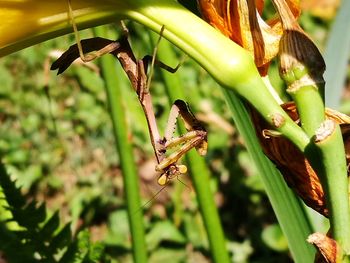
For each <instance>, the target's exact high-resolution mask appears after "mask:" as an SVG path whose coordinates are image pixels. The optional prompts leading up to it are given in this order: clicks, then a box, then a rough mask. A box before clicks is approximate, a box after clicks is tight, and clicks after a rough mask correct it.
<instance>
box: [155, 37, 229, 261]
mask: <svg viewBox="0 0 350 263" xmlns="http://www.w3.org/2000/svg"><path fill="white" fill-rule="evenodd" d="M158 37H159V36H157V35H154V34H151V40H152V42H153V44H155V43H156V41H157V39H158ZM157 57H158V59H159V60H160V61H162V62H166V63H170V64H171V65H176V64H177V63H178V62H179V61H178V59H177V58H176V56H175V54H174V51H173V49H172V46H171V45H170V43H169V42H167V41H166V40H162V41H161V43H160V46H159V51H158V56H157ZM161 75H162V78H163V80H164V83H165V87H166V90H167V93H168V96H169V103H170V104H172V103H173V102H174V101H175V100H176V99H184V100H185V95H184V92H183V85H182V84H181V81H180V79H179V76H178V75H176V74H170V73H169V72H165V71H164V70H162V71H161ZM180 132H181V133H182V134H183V133H185V132H186V129H185V128H184V127H183V125H182V126H181V127H180ZM186 160H187V163H188V164H189V169H190V171H191V178H192V181H193V184H194V188H195V190H196V194H197V200H198V204H199V208H200V210H201V214H202V218H203V221H204V225H205V228H206V231H207V235H208V239H209V244H210V249H211V253H212V258H213V261H214V262H217V263H225V262H230V259H229V255H228V251H227V249H226V241H225V236H224V233H223V229H222V226H221V223H220V217H219V213H218V210H217V208H216V205H215V201H214V193H213V192H212V190H211V189H210V184H209V182H210V172H209V169H208V167H207V165H206V163H205V159H203V157H200V156H199V155H198V153H197V152H196V151H195V150H191V151H190V152H189V153H187V155H186Z"/></svg>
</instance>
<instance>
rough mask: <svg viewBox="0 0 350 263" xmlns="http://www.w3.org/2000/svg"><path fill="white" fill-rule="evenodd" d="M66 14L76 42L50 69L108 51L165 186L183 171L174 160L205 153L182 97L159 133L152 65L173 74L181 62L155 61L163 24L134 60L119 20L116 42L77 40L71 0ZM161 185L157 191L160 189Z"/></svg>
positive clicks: (198, 125) (61, 68) (204, 142)
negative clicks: (139, 112)
mask: <svg viewBox="0 0 350 263" xmlns="http://www.w3.org/2000/svg"><path fill="white" fill-rule="evenodd" d="M68 16H69V18H70V21H71V24H72V27H73V30H74V35H75V38H76V41H77V43H76V44H75V45H73V46H71V47H70V48H69V49H68V50H67V51H66V52H64V53H63V54H62V56H61V57H60V58H58V59H57V60H56V61H55V62H54V63H53V64H52V66H51V70H55V69H58V74H60V73H62V72H63V71H64V70H66V69H67V68H68V67H69V66H70V65H71V64H72V63H73V61H74V60H75V59H77V58H79V57H80V58H81V59H82V60H83V61H84V62H87V61H91V60H93V59H95V58H97V57H100V56H102V55H104V54H108V53H109V54H112V55H113V56H114V57H116V58H117V59H118V60H119V62H120V64H121V66H122V68H123V70H124V71H125V73H126V74H127V76H128V78H129V80H130V83H131V85H132V87H133V89H134V90H135V92H136V94H137V96H138V99H139V102H140V105H141V107H142V109H143V111H144V114H145V117H146V120H147V125H148V130H149V134H150V139H151V143H152V146H153V150H154V154H155V157H156V159H157V163H158V164H157V165H156V167H155V169H156V170H157V171H159V172H160V173H161V175H160V176H159V178H158V184H159V185H161V186H164V187H165V186H166V185H167V184H168V183H169V182H170V181H171V180H172V179H173V178H175V177H176V178H177V177H178V176H179V175H181V174H184V173H186V172H187V167H186V166H185V165H182V164H178V161H179V160H180V159H181V158H182V157H183V156H184V155H185V154H186V153H187V152H188V151H189V150H191V149H192V148H196V150H197V151H198V153H199V154H200V155H205V154H206V151H207V132H206V131H205V129H204V128H203V126H202V125H201V123H200V122H199V121H198V120H197V119H196V117H195V116H194V114H193V113H192V112H191V110H190V109H189V106H188V104H187V103H185V102H184V101H182V100H176V101H175V102H174V104H173V106H172V109H171V111H170V115H169V120H168V122H167V128H166V131H165V136H164V137H161V136H160V134H159V130H158V126H157V122H156V117H155V113H154V110H153V104H152V96H151V93H150V85H151V79H152V75H153V71H154V70H153V68H154V65H159V66H160V67H162V68H164V69H165V70H168V71H169V72H172V73H174V72H176V70H177V69H178V68H179V66H180V64H181V63H180V64H179V65H177V67H175V68H171V67H169V66H167V65H166V64H164V63H162V62H160V61H158V60H156V53H157V50H158V45H159V43H160V40H161V36H162V33H163V31H164V30H165V28H164V26H163V27H162V28H161V30H160V37H159V39H158V42H157V44H156V46H155V48H154V51H153V55H152V56H145V57H144V58H143V59H136V57H135V55H134V53H133V50H132V48H131V46H130V43H129V41H128V29H127V28H126V26H125V24H124V23H123V22H122V28H123V32H124V34H123V35H122V36H121V37H120V38H119V39H118V40H116V41H113V40H109V39H105V38H101V37H95V38H90V39H84V40H80V37H79V33H78V28H77V26H76V23H75V21H74V15H73V9H72V6H71V0H68ZM83 48H84V50H83ZM84 51H87V52H88V53H84ZM149 63H151V68H150V71H149V75H148V76H147V66H148V64H149ZM179 116H181V118H182V120H183V121H184V123H185V127H186V130H187V133H185V134H184V135H182V136H179V137H175V138H173V133H174V130H175V128H176V122H177V119H178V117H179ZM170 148H171V149H172V150H173V152H172V153H171V154H170V155H169V156H167V155H166V153H167V150H168V149H170ZM164 187H163V188H162V189H161V190H160V191H162V190H163V189H164ZM160 191H159V192H160ZM159 192H158V193H159ZM158 193H157V194H158Z"/></svg>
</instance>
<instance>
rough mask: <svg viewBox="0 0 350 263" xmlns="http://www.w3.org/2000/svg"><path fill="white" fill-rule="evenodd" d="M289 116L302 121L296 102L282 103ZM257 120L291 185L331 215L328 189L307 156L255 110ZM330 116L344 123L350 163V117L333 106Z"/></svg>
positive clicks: (265, 145)
mask: <svg viewBox="0 0 350 263" xmlns="http://www.w3.org/2000/svg"><path fill="white" fill-rule="evenodd" d="M281 106H282V107H283V109H284V110H285V111H286V112H287V113H288V115H289V116H290V117H291V118H292V119H293V120H294V121H295V122H296V123H299V116H298V112H297V109H296V107H295V104H294V103H293V102H289V103H285V104H283V105H281ZM251 115H252V119H253V123H254V126H255V129H256V133H257V136H258V138H259V140H260V143H261V145H262V148H263V151H264V153H265V154H266V156H267V157H268V158H269V159H270V160H271V161H272V162H273V163H274V164H275V165H276V167H277V168H278V169H279V171H280V172H281V174H282V175H283V177H284V179H285V181H286V182H287V184H288V186H289V187H291V188H292V189H293V190H294V191H295V192H296V193H297V194H298V195H299V196H300V197H301V199H303V201H304V202H305V204H306V205H308V206H309V207H311V208H313V209H314V210H316V211H317V212H319V213H321V214H322V215H324V216H326V217H327V216H328V209H327V207H326V201H325V197H324V192H323V189H322V186H321V184H320V181H319V179H318V177H317V174H316V173H315V171H314V170H313V168H312V167H311V165H310V163H309V162H308V160H307V159H306V158H305V157H304V155H303V153H302V152H300V150H299V149H297V148H296V147H295V146H294V145H293V144H292V143H291V142H290V141H288V140H287V139H286V138H284V137H282V136H281V135H276V133H275V132H271V130H269V129H271V127H270V126H269V125H268V124H267V123H266V122H265V121H264V120H263V119H262V118H261V117H260V115H259V114H258V113H257V112H255V111H254V110H252V112H251ZM326 118H327V119H331V120H334V121H335V122H336V123H338V124H340V128H341V131H342V134H343V140H344V145H345V149H346V152H347V153H346V159H347V160H346V161H347V164H348V165H349V162H350V117H349V116H347V115H345V114H342V113H340V112H338V111H335V110H332V109H326Z"/></svg>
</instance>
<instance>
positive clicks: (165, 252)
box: [149, 248, 187, 263]
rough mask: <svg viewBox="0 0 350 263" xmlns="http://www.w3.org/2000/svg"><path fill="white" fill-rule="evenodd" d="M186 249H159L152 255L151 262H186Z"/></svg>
mask: <svg viewBox="0 0 350 263" xmlns="http://www.w3.org/2000/svg"><path fill="white" fill-rule="evenodd" d="M186 256H187V255H186V251H185V250H183V249H181V250H180V249H164V248H161V249H157V250H156V251H155V252H154V253H152V254H151V256H150V259H149V260H150V262H152V263H164V262H171V263H180V262H186Z"/></svg>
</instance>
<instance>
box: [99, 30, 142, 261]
mask: <svg viewBox="0 0 350 263" xmlns="http://www.w3.org/2000/svg"><path fill="white" fill-rule="evenodd" d="M95 32H96V34H97V35H100V36H103V35H106V34H105V30H103V29H102V28H96V30H95ZM100 61H101V63H100V66H101V69H102V74H103V77H104V79H105V87H106V93H107V98H108V106H109V111H110V115H111V118H112V123H113V130H114V136H115V140H116V147H117V151H118V153H119V156H120V165H121V168H122V172H123V179H124V189H125V195H126V202H127V208H128V218H129V225H130V231H131V236H132V238H131V239H132V247H133V258H134V262H137V263H143V262H147V250H146V242H145V234H144V226H143V219H142V212H141V210H140V207H142V204H141V201H140V188H139V183H138V176H137V171H136V165H135V160H134V155H133V151H132V142H131V141H130V138H129V136H128V129H129V127H128V125H127V122H126V116H125V105H124V104H123V94H122V91H121V88H120V86H121V85H120V81H119V76H120V75H122V74H124V73H123V71H122V70H121V69H120V70H118V71H117V70H116V65H117V64H116V59H115V58H113V57H112V56H103V57H101V58H100Z"/></svg>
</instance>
